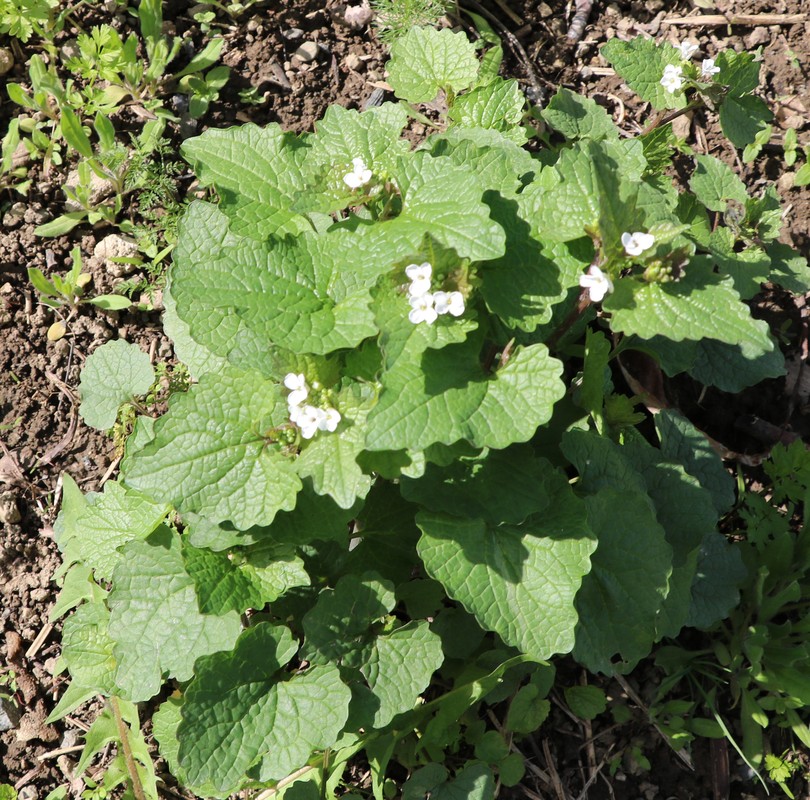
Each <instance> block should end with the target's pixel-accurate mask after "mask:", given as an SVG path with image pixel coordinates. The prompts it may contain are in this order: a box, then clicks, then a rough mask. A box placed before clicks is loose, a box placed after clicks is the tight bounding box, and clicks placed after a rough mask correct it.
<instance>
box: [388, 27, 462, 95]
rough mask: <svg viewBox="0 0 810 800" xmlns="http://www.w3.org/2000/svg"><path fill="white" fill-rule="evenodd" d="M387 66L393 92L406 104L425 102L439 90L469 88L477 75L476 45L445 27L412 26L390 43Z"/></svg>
mask: <svg viewBox="0 0 810 800" xmlns="http://www.w3.org/2000/svg"><path fill="white" fill-rule="evenodd" d="M387 67H388V82H389V83H390V84H391V86H393V88H394V93H395V94H396V95H397V97H400V98H402V99H403V100H407V101H408V102H409V103H428V102H430V101H431V100H433V99H434V98H435V97H436V95H437V94H438V93H439V90H441V89H444V90H445V91H448V90H449V91H452V92H454V93H458V92H460V91H463V90H464V89H469V88H470V87H471V86H472V85H473V84H474V83H475V81H476V79H477V77H478V58H477V57H476V54H475V45H474V44H473V43H472V42H470V41H469V40H468V39H467V36H466V34H464V33H454V32H453V31H451V30H449V29H447V28H443V29H442V30H436V29H435V28H429V27H425V28H418V27H414V28H411V29H410V30H409V31H408V32H407V33H406V34H405V35H404V36H403V37H401V38H400V39H397V40H396V41H395V42H394V43H393V44H392V45H391V60H390V61H389V62H388V64H387Z"/></svg>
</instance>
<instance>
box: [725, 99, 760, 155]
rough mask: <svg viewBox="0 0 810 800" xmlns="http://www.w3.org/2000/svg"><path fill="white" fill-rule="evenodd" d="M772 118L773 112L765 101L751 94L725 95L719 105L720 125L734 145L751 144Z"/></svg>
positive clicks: (743, 145)
mask: <svg viewBox="0 0 810 800" xmlns="http://www.w3.org/2000/svg"><path fill="white" fill-rule="evenodd" d="M772 119H773V114H772V113H771V110H770V109H769V108H768V106H767V105H766V104H765V101H764V100H761V99H760V98H759V97H754V96H752V95H747V96H745V97H726V98H725V99H724V100H723V103H722V105H721V106H720V127H721V128H722V129H723V133H724V134H725V135H726V137H727V138H728V140H729V141H730V142H731V143H732V144H733V145H734V146H735V147H740V148H742V147H747V146H748V145H749V144H752V143H753V142H754V140H755V139H756V138H757V134H758V133H760V132H762V131H765V130H766V129H767V127H768V123H769V122H770V121H771V120H772ZM764 135H765V136H767V134H764Z"/></svg>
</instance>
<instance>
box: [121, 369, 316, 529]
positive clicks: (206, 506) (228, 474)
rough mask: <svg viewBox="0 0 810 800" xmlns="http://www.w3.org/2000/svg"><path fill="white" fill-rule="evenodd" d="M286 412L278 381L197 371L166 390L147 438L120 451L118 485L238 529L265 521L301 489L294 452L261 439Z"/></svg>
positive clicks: (252, 375)
mask: <svg viewBox="0 0 810 800" xmlns="http://www.w3.org/2000/svg"><path fill="white" fill-rule="evenodd" d="M288 414H289V412H288V410H287V404H286V402H285V400H284V398H283V397H282V394H281V392H280V391H279V386H278V384H276V383H273V382H270V381H267V380H266V379H264V378H263V377H262V376H261V375H259V374H258V373H256V372H242V371H240V370H237V369H234V368H228V369H226V370H223V372H222V373H220V374H214V373H209V374H207V375H204V376H203V377H202V379H201V380H200V383H199V384H197V385H196V386H193V387H192V388H191V389H190V390H189V391H188V392H186V393H185V394H180V395H177V394H176V395H174V396H173V397H172V402H171V405H170V407H169V412H168V413H167V414H165V415H164V416H163V417H161V418H160V419H159V420H158V421H157V422H156V424H155V438H154V440H153V441H152V442H150V443H149V444H147V445H146V446H145V447H144V448H143V449H142V450H140V451H138V452H137V453H135V454H133V455H132V456H131V457H130V456H129V455H127V456H126V458H125V459H124V463H123V465H122V468H121V470H122V475H123V476H124V479H125V482H126V485H127V486H130V487H132V488H134V489H138V490H139V491H142V492H144V493H145V494H148V495H149V496H150V497H153V498H155V500H157V501H158V502H167V503H171V504H172V505H174V506H175V508H177V509H178V510H179V511H180V512H181V513H186V512H193V513H197V514H203V515H207V516H209V517H210V519H211V521H212V522H220V521H224V520H229V521H231V522H232V523H233V524H234V525H235V526H236V527H237V528H239V529H240V530H246V529H247V528H250V527H251V526H253V525H269V524H270V523H271V522H272V521H273V517H275V515H276V513H277V512H278V511H290V510H291V509H292V508H294V506H295V498H296V495H297V494H298V491H299V490H300V489H301V481H300V479H299V478H298V475H297V474H296V471H295V462H294V460H293V459H292V458H290V457H288V456H286V455H284V454H283V453H282V451H281V448H280V446H279V445H274V444H271V443H269V442H268V440H267V437H268V436H270V431H271V430H272V429H273V426H274V425H282V424H286V423H287V418H288Z"/></svg>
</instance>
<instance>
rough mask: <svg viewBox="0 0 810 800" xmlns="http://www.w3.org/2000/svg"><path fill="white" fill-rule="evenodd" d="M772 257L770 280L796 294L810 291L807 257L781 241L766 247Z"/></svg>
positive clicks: (809, 268) (809, 266)
mask: <svg viewBox="0 0 810 800" xmlns="http://www.w3.org/2000/svg"><path fill="white" fill-rule="evenodd" d="M765 250H766V252H767V253H768V255H769V256H770V257H771V274H770V275H769V280H770V281H771V282H772V283H776V284H778V285H779V286H781V287H783V288H784V289H787V290H788V291H789V292H794V293H795V294H805V293H806V292H808V291H810V264H808V263H807V259H806V258H805V257H804V256H802V255H801V253H798V252H797V251H796V250H794V249H793V248H792V247H788V246H787V245H786V244H782V243H781V242H773V243H771V244H769V245H767V246H766V247H765Z"/></svg>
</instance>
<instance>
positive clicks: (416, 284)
mask: <svg viewBox="0 0 810 800" xmlns="http://www.w3.org/2000/svg"><path fill="white" fill-rule="evenodd" d="M429 291H430V278H426V279H423V278H418V279H417V280H415V281H413V283H411V285H410V286H409V287H408V294H409V295H410V296H411V297H421V296H422V295H423V294H427V293H428V292H429Z"/></svg>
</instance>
